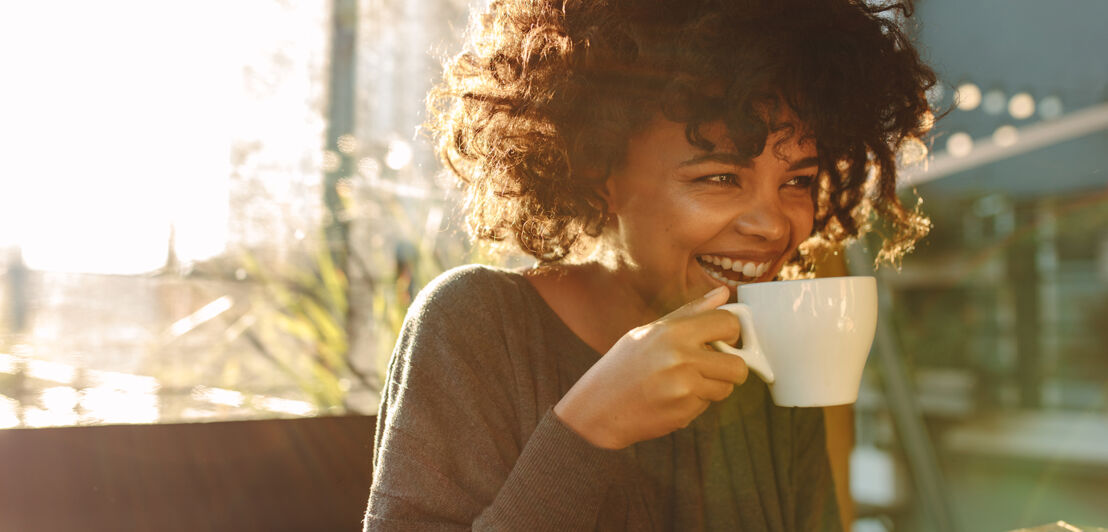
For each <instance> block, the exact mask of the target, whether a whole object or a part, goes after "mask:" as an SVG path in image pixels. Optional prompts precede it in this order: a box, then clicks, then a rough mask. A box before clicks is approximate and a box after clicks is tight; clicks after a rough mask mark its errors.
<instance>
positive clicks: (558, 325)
mask: <svg viewBox="0 0 1108 532" xmlns="http://www.w3.org/2000/svg"><path fill="white" fill-rule="evenodd" d="M506 271H507V272H508V273H509V274H510V275H512V276H513V277H515V279H516V283H517V284H518V285H520V286H522V287H523V288H522V291H523V292H524V293H525V294H526V297H527V299H530V300H532V301H533V302H534V305H535V306H536V307H538V308H539V312H541V313H542V314H543V316H542V319H543V320H545V321H546V322H548V323H551V324H553V327H554V328H555V329H557V330H558V333H559V334H561V335H563V336H565V337H566V338H568V339H569V341H570V343H572V344H575V347H576V348H578V349H580V350H581V351H582V352H584V353H587V354H589V355H592V357H593V359H594V360H591V361H590V363H591V362H595V359H598V358H600V357H601V356H602V354H601V353H600V352H598V351H597V350H596V349H593V348H592V346H590V345H589V344H588V343H586V342H585V340H584V339H582V338H581V337H580V336H578V335H577V333H575V332H573V329H571V328H570V327H569V325H568V324H566V322H565V320H563V319H562V317H561V316H559V315H558V313H557V312H555V311H554V308H553V307H551V306H550V304H549V303H547V302H546V299H544V298H543V297H542V294H540V293H539V290H538V289H537V288H535V285H533V284H531V281H530V280H529V279H527V276H526V275H523V273H522V272H521V271H520V270H506Z"/></svg>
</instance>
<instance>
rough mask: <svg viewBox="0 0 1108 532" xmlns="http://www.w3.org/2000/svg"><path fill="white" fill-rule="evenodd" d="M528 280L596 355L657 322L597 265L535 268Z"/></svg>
mask: <svg viewBox="0 0 1108 532" xmlns="http://www.w3.org/2000/svg"><path fill="white" fill-rule="evenodd" d="M526 276H527V278H528V280H530V281H531V284H532V285H533V286H534V287H535V289H536V290H537V291H538V292H539V295H541V296H542V298H543V300H545V301H546V303H547V305H549V306H550V308H551V309H553V310H554V313H555V314H557V315H558V317H559V318H561V319H562V321H563V322H565V324H566V325H567V326H568V327H569V329H570V330H571V331H573V332H574V334H576V335H577V336H578V337H580V338H581V339H582V340H584V341H585V343H586V344H588V345H589V346H590V347H592V348H593V349H595V350H596V351H597V352H598V353H606V352H607V351H608V350H609V349H611V347H612V345H614V344H615V343H616V341H617V340H619V339H620V337H622V336H623V335H624V334H626V333H627V331H630V330H631V329H633V328H635V327H638V326H640V325H645V324H647V323H650V322H651V321H654V320H655V319H657V318H659V317H660V316H659V315H658V314H657V312H656V311H654V310H651V309H650V308H649V306H648V305H647V303H646V302H645V301H644V300H643V299H642V296H641V294H640V293H639V292H638V291H637V290H635V288H634V286H633V285H632V284H631V283H630V281H629V280H628V278H627V276H626V275H622V274H621V273H620V270H619V268H618V267H616V268H613V266H612V265H610V264H604V263H601V262H599V261H589V262H584V263H580V264H558V265H552V266H539V267H536V268H533V269H531V270H529V271H527V272H526Z"/></svg>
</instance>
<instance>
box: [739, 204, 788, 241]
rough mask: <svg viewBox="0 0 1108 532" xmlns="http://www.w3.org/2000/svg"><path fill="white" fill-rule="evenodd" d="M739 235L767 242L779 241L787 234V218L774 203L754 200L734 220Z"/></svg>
mask: <svg viewBox="0 0 1108 532" xmlns="http://www.w3.org/2000/svg"><path fill="white" fill-rule="evenodd" d="M735 227H736V229H738V231H739V232H740V233H743V234H745V235H751V236H757V237H761V238H764V239H765V240H768V241H776V240H780V239H782V238H784V237H786V236H788V234H789V218H788V217H787V216H785V212H784V211H783V210H782V209H781V205H780V204H779V203H778V202H776V201H768V200H764V199H761V200H755V201H753V202H751V204H750V205H748V206H747V208H745V209H743V211H742V212H741V213H739V215H738V216H737V217H736V218H735Z"/></svg>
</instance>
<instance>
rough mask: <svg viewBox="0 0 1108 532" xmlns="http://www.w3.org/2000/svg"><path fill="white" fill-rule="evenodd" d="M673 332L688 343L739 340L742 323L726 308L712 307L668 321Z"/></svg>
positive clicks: (699, 343)
mask: <svg viewBox="0 0 1108 532" xmlns="http://www.w3.org/2000/svg"><path fill="white" fill-rule="evenodd" d="M668 326H669V327H670V328H671V334H673V335H674V336H676V337H680V338H683V339H685V340H686V341H687V345H697V346H699V345H704V344H707V343H710V342H715V341H721V342H726V343H729V344H734V343H736V342H738V341H739V336H740V334H741V333H742V325H741V324H740V323H739V318H738V317H736V316H735V315H734V314H731V313H730V312H727V311H726V310H720V309H718V308H712V309H709V310H706V311H702V312H700V313H698V314H696V315H692V316H681V317H678V318H675V319H672V320H670V321H669V322H668Z"/></svg>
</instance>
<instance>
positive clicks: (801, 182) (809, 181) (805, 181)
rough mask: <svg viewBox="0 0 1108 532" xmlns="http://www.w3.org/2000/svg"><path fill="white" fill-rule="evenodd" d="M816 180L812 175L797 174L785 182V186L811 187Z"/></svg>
mask: <svg viewBox="0 0 1108 532" xmlns="http://www.w3.org/2000/svg"><path fill="white" fill-rule="evenodd" d="M815 182H816V176H814V175H798V176H795V177H793V178H792V179H790V180H788V181H786V182H785V186H787V187H796V188H811V187H812V185H813V184H815Z"/></svg>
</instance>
